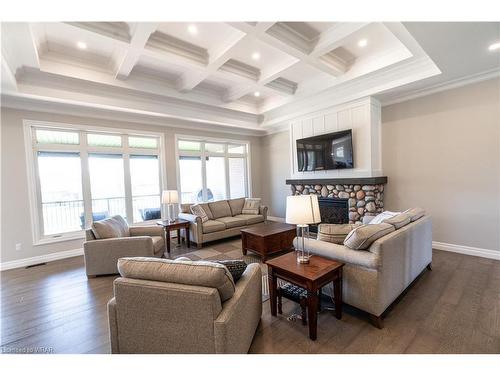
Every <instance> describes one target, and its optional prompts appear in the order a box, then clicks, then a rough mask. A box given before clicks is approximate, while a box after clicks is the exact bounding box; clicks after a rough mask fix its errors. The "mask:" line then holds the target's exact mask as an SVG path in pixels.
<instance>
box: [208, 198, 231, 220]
mask: <svg viewBox="0 0 500 375" xmlns="http://www.w3.org/2000/svg"><path fill="white" fill-rule="evenodd" d="M208 207H210V211H212V216H213V219H218V218H219V217H226V216H233V215H232V214H231V207H229V203H227V201H217V202H210V203H209V204H208Z"/></svg>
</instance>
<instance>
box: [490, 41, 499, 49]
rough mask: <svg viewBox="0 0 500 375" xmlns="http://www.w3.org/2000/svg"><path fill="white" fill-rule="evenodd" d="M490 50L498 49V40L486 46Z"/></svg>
mask: <svg viewBox="0 0 500 375" xmlns="http://www.w3.org/2000/svg"><path fill="white" fill-rule="evenodd" d="M488 49H489V50H490V51H496V50H497V49H500V42H496V43H493V44H492V45H490V46H489V47H488Z"/></svg>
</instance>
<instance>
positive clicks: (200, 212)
mask: <svg viewBox="0 0 500 375" xmlns="http://www.w3.org/2000/svg"><path fill="white" fill-rule="evenodd" d="M191 213H192V214H193V215H196V216H199V217H201V222H202V223H205V222H207V221H208V215H207V213H206V212H205V210H204V209H203V207H201V206H200V205H199V204H194V205H192V206H191Z"/></svg>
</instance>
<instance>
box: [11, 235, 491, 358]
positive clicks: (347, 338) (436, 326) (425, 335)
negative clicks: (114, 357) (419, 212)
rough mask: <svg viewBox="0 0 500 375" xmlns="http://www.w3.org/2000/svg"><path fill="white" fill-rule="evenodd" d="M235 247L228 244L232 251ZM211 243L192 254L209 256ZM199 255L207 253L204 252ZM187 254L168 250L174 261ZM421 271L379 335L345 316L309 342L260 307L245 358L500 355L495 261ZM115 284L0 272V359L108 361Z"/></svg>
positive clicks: (61, 271)
mask: <svg viewBox="0 0 500 375" xmlns="http://www.w3.org/2000/svg"><path fill="white" fill-rule="evenodd" d="M237 243H238V242H234V241H233V242H231V244H232V245H234V244H237ZM217 249H219V250H221V249H227V245H225V244H221V243H219V244H216V245H215V246H213V247H207V248H204V249H203V250H202V251H201V252H196V254H198V255H199V256H200V257H201V258H208V257H213V256H214V252H217ZM204 250H206V251H204ZM194 251H196V249H189V250H188V249H185V248H183V247H181V248H176V249H173V253H172V256H173V257H176V256H178V255H181V254H185V253H186V252H194ZM433 256H434V259H433V263H432V264H433V271H426V272H424V273H423V275H422V276H421V277H420V278H419V279H418V280H417V281H416V282H415V284H414V285H413V287H412V288H410V289H409V290H408V292H407V293H406V295H404V296H403V297H402V298H401V300H400V301H399V302H398V303H397V304H395V305H394V306H393V308H392V309H391V311H390V312H389V314H388V315H387V317H386V319H385V328H384V329H382V330H379V329H376V328H374V327H373V326H372V325H370V323H369V322H368V319H367V317H366V316H365V315H364V314H362V313H361V312H359V311H355V310H354V309H349V308H346V309H345V310H344V314H343V317H342V320H341V321H338V320H336V319H335V317H334V315H333V313H332V312H330V311H323V312H321V313H320V314H319V316H318V339H317V340H316V341H315V342H313V341H311V340H309V338H308V331H307V326H303V325H302V324H301V322H300V321H299V320H296V321H290V320H288V319H287V318H288V316H290V315H291V314H293V313H300V308H299V306H298V305H296V304H294V303H293V302H290V301H287V300H284V301H283V313H284V314H283V315H282V316H278V317H272V316H271V314H270V311H269V302H267V301H266V302H265V303H264V305H263V307H264V309H263V310H264V311H263V314H262V320H261V324H260V326H259V328H258V330H257V333H256V335H255V338H254V341H253V344H252V346H251V348H250V352H251V353H500V261H494V260H490V259H483V258H477V257H470V256H466V255H461V254H455V253H449V252H444V251H436V250H435V251H434V253H433ZM115 277H116V276H105V277H97V278H94V279H87V277H86V275H85V270H84V265H83V257H75V258H69V259H65V260H60V261H55V262H51V263H47V264H46V265H42V266H37V267H33V268H28V269H16V270H10V271H4V272H2V273H1V282H2V283H1V302H2V306H1V314H2V315H1V333H2V335H1V346H2V352H4V353H7V352H16V351H20V352H23V351H26V350H28V351H36V352H53V353H109V350H110V348H109V338H108V327H107V312H106V303H107V301H108V300H109V299H110V298H111V296H112V294H113V287H112V285H113V280H114V279H115Z"/></svg>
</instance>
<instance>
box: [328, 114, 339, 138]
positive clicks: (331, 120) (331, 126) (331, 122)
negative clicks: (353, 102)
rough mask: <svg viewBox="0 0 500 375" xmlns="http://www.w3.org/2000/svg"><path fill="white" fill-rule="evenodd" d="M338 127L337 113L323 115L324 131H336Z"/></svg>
mask: <svg viewBox="0 0 500 375" xmlns="http://www.w3.org/2000/svg"><path fill="white" fill-rule="evenodd" d="M337 129H338V125H337V113H336V112H334V113H329V114H328V115H325V133H332V132H336V131H337Z"/></svg>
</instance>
